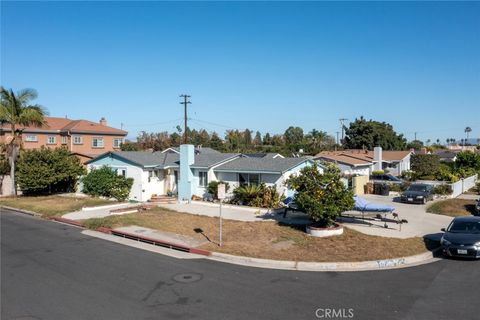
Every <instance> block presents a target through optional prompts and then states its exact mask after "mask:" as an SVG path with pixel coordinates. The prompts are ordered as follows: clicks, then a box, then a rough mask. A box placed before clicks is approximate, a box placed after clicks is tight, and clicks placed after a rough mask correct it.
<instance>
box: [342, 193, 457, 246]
mask: <svg viewBox="0 0 480 320" xmlns="http://www.w3.org/2000/svg"><path fill="white" fill-rule="evenodd" d="M361 197H362V198H365V199H367V200H368V201H371V202H375V203H382V204H388V205H391V206H393V207H395V208H396V210H395V211H394V212H395V213H397V214H398V216H399V218H400V219H405V220H407V221H408V223H404V224H402V225H399V224H396V223H395V222H393V221H392V222H387V225H388V228H384V222H382V221H368V220H367V221H368V222H371V223H372V225H370V224H369V223H368V222H367V223H365V222H363V221H362V220H361V219H355V220H349V219H344V220H343V221H342V223H343V224H344V225H345V226H347V227H349V228H352V229H354V230H357V231H360V232H363V233H366V234H369V235H377V236H382V237H392V238H411V237H423V236H426V235H429V237H430V238H434V239H436V238H438V237H439V236H440V233H441V231H440V229H441V228H446V227H447V226H448V225H449V224H450V222H451V221H452V220H453V218H452V217H448V216H443V215H438V214H431V213H427V212H426V209H427V207H428V206H429V205H430V204H431V203H432V202H428V203H427V204H426V205H419V204H407V203H400V202H398V201H397V198H394V197H390V196H378V195H362V196H361ZM356 214H357V216H358V217H361V213H360V212H357V213H356ZM390 218H392V215H387V219H390ZM400 228H401V230H400Z"/></svg>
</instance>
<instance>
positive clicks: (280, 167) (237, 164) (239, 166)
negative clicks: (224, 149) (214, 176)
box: [215, 157, 309, 173]
mask: <svg viewBox="0 0 480 320" xmlns="http://www.w3.org/2000/svg"><path fill="white" fill-rule="evenodd" d="M305 161H309V159H307V158H280V157H277V158H247V157H241V158H238V159H235V160H232V161H229V162H227V163H224V164H222V165H220V166H218V167H216V168H215V170H216V171H247V172H275V173H283V172H285V171H287V170H289V169H291V168H293V167H295V166H297V165H299V164H301V163H303V162H305Z"/></svg>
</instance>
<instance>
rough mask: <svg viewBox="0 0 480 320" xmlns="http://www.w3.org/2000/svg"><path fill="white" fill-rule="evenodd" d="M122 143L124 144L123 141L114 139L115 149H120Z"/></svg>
mask: <svg viewBox="0 0 480 320" xmlns="http://www.w3.org/2000/svg"><path fill="white" fill-rule="evenodd" d="M122 143H123V139H113V147H114V148H120V146H121V144H122Z"/></svg>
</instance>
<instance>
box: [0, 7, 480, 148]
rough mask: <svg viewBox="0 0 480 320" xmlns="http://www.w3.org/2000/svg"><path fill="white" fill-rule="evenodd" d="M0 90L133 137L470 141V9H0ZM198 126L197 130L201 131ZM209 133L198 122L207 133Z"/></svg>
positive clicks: (477, 100)
mask: <svg viewBox="0 0 480 320" xmlns="http://www.w3.org/2000/svg"><path fill="white" fill-rule="evenodd" d="M1 9H2V10H1V84H2V85H3V86H5V87H7V88H13V89H14V90H17V89H21V88H25V87H31V88H35V89H37V90H38V92H39V99H38V100H37V101H38V103H40V104H42V105H44V106H45V107H47V108H48V110H49V112H50V115H52V116H65V115H68V117H69V118H73V119H77V118H83V119H89V120H95V121H97V120H99V119H100V118H101V117H102V116H105V117H106V118H107V120H108V121H109V124H111V125H112V126H116V127H120V125H121V123H123V124H124V128H125V129H126V130H128V131H129V137H135V136H136V135H137V133H138V131H141V130H145V131H162V130H169V131H173V130H174V127H175V126H176V125H178V124H182V121H181V120H180V118H181V117H182V116H183V110H182V107H181V105H180V104H179V97H178V95H179V94H181V93H188V94H190V95H191V96H192V97H191V101H192V104H191V105H190V110H191V111H190V115H189V116H190V117H191V118H192V119H195V120H192V121H191V125H192V127H195V128H205V129H207V130H209V131H217V132H219V133H221V134H223V133H224V131H225V130H226V129H227V128H238V129H244V128H247V127H248V128H250V129H253V130H259V131H261V132H266V131H269V132H271V133H281V132H283V131H284V130H285V129H286V128H287V127H288V126H290V125H297V126H301V127H303V128H304V130H305V131H309V130H311V129H312V128H316V129H319V130H324V131H327V132H329V133H331V134H332V135H334V134H335V132H336V131H339V121H338V119H339V118H348V119H349V120H353V119H355V118H356V117H359V116H361V115H363V116H365V117H366V118H372V119H375V120H380V121H386V122H389V123H391V124H392V125H393V126H394V128H395V129H396V130H397V131H398V132H401V133H404V134H405V135H406V136H407V138H408V139H413V137H414V132H418V138H419V139H422V140H426V139H431V140H436V139H437V138H440V139H442V140H443V139H445V138H449V137H453V138H457V139H460V138H462V137H464V133H463V129H464V128H465V127H466V126H470V127H471V128H472V130H473V131H472V133H471V137H474V138H477V137H480V3H479V2H464V3H459V2H455V3H451V2H373V3H366V2H352V3H348V2H336V3H331V2H329V3H327V2H301V3H293V2H237V3H232V2H140V3H137V2H100V3H98V2H97V3H95V2H5V1H2V3H1ZM202 121H203V122H202ZM205 121H206V122H205Z"/></svg>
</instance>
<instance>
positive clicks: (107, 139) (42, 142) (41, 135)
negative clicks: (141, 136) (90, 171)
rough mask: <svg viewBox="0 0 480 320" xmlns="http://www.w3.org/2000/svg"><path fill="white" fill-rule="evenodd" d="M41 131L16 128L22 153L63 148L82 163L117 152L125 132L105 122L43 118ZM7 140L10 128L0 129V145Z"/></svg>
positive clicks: (29, 128)
mask: <svg viewBox="0 0 480 320" xmlns="http://www.w3.org/2000/svg"><path fill="white" fill-rule="evenodd" d="M45 122H46V124H45V125H44V126H43V127H34V126H32V127H21V126H20V127H18V128H17V129H18V130H20V131H21V137H22V142H23V148H24V149H38V148H40V147H42V146H45V147H49V148H57V147H62V146H63V147H66V148H67V149H68V150H70V151H71V152H72V153H74V154H76V155H77V156H78V157H79V158H80V160H81V161H82V163H84V162H85V161H87V160H90V159H93V158H94V157H96V156H98V155H100V154H103V153H105V152H107V151H114V150H120V145H121V144H122V143H123V142H124V140H125V137H126V135H127V132H126V131H123V130H120V129H116V128H112V127H109V126H107V121H106V120H105V118H102V119H100V122H98V123H96V122H92V121H88V120H71V119H67V118H56V117H45ZM9 136H11V133H10V125H8V124H4V125H2V126H0V143H1V142H5V141H6V140H7V138H8V137H9Z"/></svg>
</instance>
